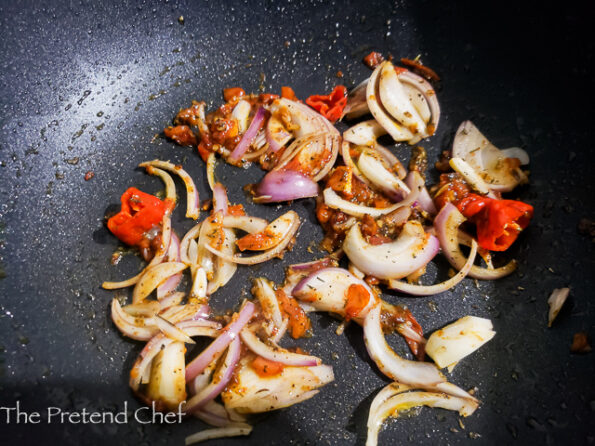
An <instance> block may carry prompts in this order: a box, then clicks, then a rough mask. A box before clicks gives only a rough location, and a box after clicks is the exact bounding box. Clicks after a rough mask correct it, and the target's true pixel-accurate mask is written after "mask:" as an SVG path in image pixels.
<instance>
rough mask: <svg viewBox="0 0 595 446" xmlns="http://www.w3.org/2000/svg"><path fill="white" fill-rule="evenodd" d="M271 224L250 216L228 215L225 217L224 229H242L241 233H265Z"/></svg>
mask: <svg viewBox="0 0 595 446" xmlns="http://www.w3.org/2000/svg"><path fill="white" fill-rule="evenodd" d="M268 224H269V222H268V221H266V220H265V219H264V218H259V217H251V216H249V215H226V216H225V217H223V227H224V228H230V229H240V230H241V231H244V232H248V233H250V234H253V233H255V232H260V231H264V228H266V227H267V225H268Z"/></svg>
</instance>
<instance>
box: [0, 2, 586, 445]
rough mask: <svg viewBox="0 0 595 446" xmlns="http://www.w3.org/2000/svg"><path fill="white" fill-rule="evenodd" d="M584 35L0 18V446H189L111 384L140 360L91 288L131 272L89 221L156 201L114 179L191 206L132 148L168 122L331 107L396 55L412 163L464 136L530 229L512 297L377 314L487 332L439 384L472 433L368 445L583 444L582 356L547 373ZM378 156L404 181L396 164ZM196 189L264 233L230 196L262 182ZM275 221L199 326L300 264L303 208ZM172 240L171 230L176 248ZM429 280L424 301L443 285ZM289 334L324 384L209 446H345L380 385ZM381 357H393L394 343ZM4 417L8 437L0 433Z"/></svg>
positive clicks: (182, 155) (577, 314) (377, 19)
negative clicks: (272, 107)
mask: <svg viewBox="0 0 595 446" xmlns="http://www.w3.org/2000/svg"><path fill="white" fill-rule="evenodd" d="M182 17H183V19H182ZM592 19H593V14H592V13H591V11H590V10H589V9H588V7H587V6H585V7H579V6H578V5H576V4H574V3H573V2H568V3H558V4H556V5H555V6H554V5H552V6H550V5H549V4H548V3H543V2H540V3H533V2H530V3H526V2H489V3H486V2H464V3H460V2H426V1H415V2H414V1H411V2H409V1H397V2H380V1H365V2H362V1H352V2H314V1H309V2H300V1H293V2H274V1H244V2H222V1H221V2H218V1H202V0H200V1H199V0H197V1H179V2H178V1H173V0H171V1H169V2H168V1H161V2H157V1H155V2H152V1H138V2H137V1H123V2H122V1H80V2H79V1H77V2H66V1H58V0H46V1H44V2H36V1H14V2H2V4H0V26H1V28H0V29H1V38H0V48H1V50H0V224H1V226H0V259H1V264H0V265H1V266H0V268H1V269H0V274H1V277H2V278H1V279H0V310H1V311H0V333H1V335H0V376H1V378H0V383H1V384H0V385H1V388H0V407H2V409H0V444H6V445H17V444H19V445H20V444H74V445H81V444H135V445H138V444H151V445H152V444H171V445H175V444H182V443H183V439H184V437H185V436H187V435H189V434H191V433H193V432H196V431H198V430H201V429H203V428H204V427H205V426H204V425H203V424H201V423H200V422H199V421H197V420H192V419H189V420H186V421H184V422H183V423H181V424H178V423H174V424H159V423H152V422H149V423H141V422H139V421H137V420H135V419H134V417H133V416H132V414H134V413H135V411H136V410H137V409H138V408H140V407H142V404H141V403H139V402H138V401H137V400H136V399H135V398H134V397H133V395H132V393H131V392H130V390H129V388H128V385H127V377H128V371H129V369H130V366H131V364H132V362H133V361H134V359H135V357H136V355H137V354H138V353H139V351H140V349H141V348H142V343H138V342H135V341H130V340H128V339H126V338H124V337H122V336H121V335H120V334H119V333H118V331H117V330H116V329H115V327H114V326H113V325H112V323H111V320H110V318H109V308H108V305H109V302H110V300H111V298H112V297H113V293H111V292H107V291H104V290H102V289H100V286H99V285H100V284H101V282H102V281H104V280H108V279H112V280H115V279H119V278H123V277H126V276H128V275H130V274H131V273H134V272H136V271H138V269H139V267H140V260H139V259H138V258H137V257H135V256H132V255H130V256H125V258H124V260H123V261H122V262H121V263H120V264H119V265H117V266H112V265H111V264H110V261H109V260H110V256H111V254H112V252H113V251H114V250H115V249H116V247H117V246H118V243H117V240H116V239H115V238H114V237H112V236H111V235H110V234H109V232H108V231H107V230H106V228H105V226H104V215H105V213H106V212H107V211H109V210H110V209H111V210H113V208H114V205H117V204H118V200H119V196H120V194H121V193H122V192H123V191H124V190H125V189H126V188H127V187H129V186H131V185H135V186H137V187H139V188H141V189H143V190H145V191H148V192H152V193H155V192H157V191H158V190H159V189H160V188H161V187H162V186H161V185H160V184H159V182H158V181H157V180H156V179H155V178H151V177H148V176H147V175H146V174H144V173H143V172H141V171H140V170H139V169H137V168H136V166H137V165H138V163H139V162H141V161H144V160H148V159H154V158H161V159H170V160H172V161H174V162H176V163H181V164H183V165H184V167H185V168H186V169H187V170H188V171H189V172H190V173H191V174H192V175H193V177H194V178H196V179H197V182H198V184H199V188H200V194H201V197H203V198H207V197H209V193H208V187H207V183H206V180H205V174H204V172H205V169H204V164H203V162H202V161H201V160H200V159H199V157H198V156H197V154H196V153H195V152H194V151H192V150H191V149H188V148H181V147H178V146H175V145H174V144H173V143H171V142H169V141H167V140H165V139H164V138H163V137H161V136H157V137H156V136H155V135H159V134H160V132H161V131H162V129H163V128H164V127H165V126H167V125H168V124H170V123H171V119H172V118H173V116H174V115H175V114H176V112H177V110H178V109H179V108H181V107H184V106H187V105H188V104H189V103H190V101H191V100H192V99H198V100H206V101H207V103H208V104H209V105H210V107H214V106H216V104H218V103H219V102H220V101H221V90H222V88H224V87H228V86H242V87H243V88H245V89H246V90H248V91H253V92H258V91H259V89H260V88H264V89H265V90H266V91H271V92H278V91H279V89H280V87H281V86H282V85H290V86H292V87H293V88H294V90H295V91H296V92H297V94H298V96H300V97H302V98H304V97H307V96H308V95H310V94H314V93H324V92H328V91H330V89H331V88H332V87H333V86H334V85H336V84H339V83H342V84H345V85H346V86H347V87H349V88H350V87H352V86H354V85H356V84H357V83H359V82H360V81H361V80H363V79H364V78H365V77H367V76H368V75H369V74H370V71H369V69H368V68H367V67H365V66H364V65H363V64H362V63H361V60H362V58H363V56H365V55H366V54H367V53H368V52H370V51H371V50H377V51H381V52H383V53H384V54H385V55H388V54H389V53H390V54H392V55H393V56H394V57H396V58H400V57H409V58H414V57H416V56H417V55H418V54H419V55H421V57H422V60H423V61H424V63H425V64H427V65H429V66H430V67H432V68H433V69H434V70H435V71H437V72H438V73H439V75H440V76H441V78H442V80H441V82H440V84H439V85H438V87H437V88H438V98H439V101H440V104H441V107H442V113H443V114H442V118H441V122H440V126H439V129H438V132H437V134H436V135H435V136H434V137H432V138H431V139H429V140H428V141H424V143H423V145H424V147H425V148H426V149H427V150H428V152H429V156H430V158H431V159H436V158H437V156H438V154H439V153H440V151H441V150H443V149H447V148H449V147H450V144H451V142H452V136H453V133H454V131H455V129H456V128H457V126H458V125H459V123H460V122H461V121H463V120H465V119H471V120H473V121H474V122H475V123H476V124H477V125H478V127H479V128H480V129H481V130H482V131H483V132H484V133H485V134H486V135H487V136H488V137H489V138H490V139H491V140H492V141H493V142H494V143H495V144H496V145H497V146H501V147H509V146H514V145H520V146H522V147H523V148H525V149H526V150H527V151H528V152H529V154H530V156H531V165H530V170H531V182H530V185H527V186H524V187H522V188H520V189H518V190H516V191H515V192H514V194H513V198H520V199H522V200H524V201H527V202H529V203H531V204H532V205H533V206H534V207H535V217H534V220H533V222H532V224H531V226H530V228H529V229H527V230H526V231H524V233H523V234H522V236H521V237H520V239H519V240H518V242H517V243H516V244H515V246H514V248H513V249H512V250H511V251H512V252H510V257H514V258H517V259H518V260H519V268H518V271H517V272H515V273H514V274H513V275H511V276H509V277H507V278H504V279H501V280H498V281H495V282H477V283H476V282H474V281H473V280H471V279H467V280H465V281H464V282H463V283H462V284H461V285H459V286H457V287H456V288H455V289H454V290H452V291H449V292H446V293H443V294H441V295H438V296H434V297H427V298H406V297H403V296H400V295H398V294H385V298H386V299H388V300H389V301H391V302H394V303H402V304H406V305H408V306H409V308H410V309H411V311H412V312H413V314H414V315H415V317H416V318H417V320H418V321H419V322H420V323H421V325H422V326H423V328H424V331H425V332H426V333H428V334H429V333H431V332H432V331H434V330H436V329H438V328H439V327H442V326H444V325H445V324H447V323H449V322H452V321H453V320H455V319H457V318H459V317H461V316H463V315H466V314H473V315H477V316H483V317H488V318H490V319H491V320H492V321H493V323H494V326H495V330H496V331H497V335H496V337H495V338H494V339H493V340H492V341H491V342H489V343H488V344H486V345H485V346H484V347H482V348H481V349H480V350H479V351H477V352H476V353H474V354H473V355H472V356H470V357H468V358H467V359H465V360H464V361H462V363H461V364H460V365H458V366H457V368H456V369H455V370H454V372H453V374H452V375H450V379H451V380H452V381H453V382H454V383H456V384H457V385H459V386H461V387H464V388H473V387H476V388H477V391H476V392H477V393H476V395H477V396H478V398H479V399H480V400H481V401H482V404H481V406H480V408H479V410H478V411H476V413H475V414H473V415H472V416H470V417H468V418H465V419H462V420H459V417H458V415H457V414H456V413H454V412H448V411H444V410H441V409H428V408H424V409H422V410H421V411H420V413H419V414H418V416H414V417H407V418H403V419H401V418H400V419H397V420H392V421H390V422H388V423H387V425H386V427H385V429H384V430H383V431H382V432H381V435H380V444H409V443H411V444H519V445H520V444H522V445H524V444H540V445H541V444H562V443H572V444H590V443H593V442H594V441H595V430H594V427H593V426H594V421H595V420H594V417H593V415H594V410H595V407H594V405H595V390H594V386H593V380H594V376H595V361H594V356H593V354H592V353H590V354H584V355H578V354H572V353H571V352H570V344H571V342H572V338H573V335H574V334H575V333H577V332H581V331H583V332H586V333H587V334H588V336H590V337H591V341H592V337H593V336H594V335H595V330H594V322H593V321H594V312H595V307H594V300H593V297H594V293H593V288H594V280H593V274H594V272H595V271H594V268H593V266H594V256H593V253H594V250H593V232H592V230H591V232H590V233H589V228H588V219H593V218H594V217H595V212H594V207H593V202H594V200H593V197H594V196H595V190H594V188H593V184H594V182H593V179H592V178H593V172H592V169H593V167H594V163H593V161H594V156H593V123H592V120H593V119H592V99H593V72H592V71H591V70H590V67H591V66H592V65H593V42H594V40H593V38H592V30H591V29H592ZM338 71H342V72H343V74H344V77H342V78H338V77H337V76H336V74H337V72H338ZM342 128H344V127H342ZM394 150H395V153H397V155H398V156H399V157H400V158H401V159H403V160H404V161H406V160H407V159H408V157H409V148H408V147H405V146H402V145H399V146H396V147H395V148H394ZM88 172H93V174H94V176H93V178H91V179H88V177H89V176H90V174H89V175H87V180H86V179H85V176H86V174H87V173H88ZM435 174H436V172H435V171H434V172H432V175H434V176H435ZM218 175H219V176H220V178H222V179H223V182H224V183H225V184H226V186H227V187H228V189H229V191H230V199H231V201H232V202H235V203H244V204H245V205H246V207H247V209H248V212H249V213H250V214H253V215H260V216H268V217H269V218H270V217H271V216H272V215H278V214H279V213H280V209H278V208H277V207H276V206H264V205H255V204H253V203H251V202H250V201H249V200H247V199H246V197H245V196H244V193H243V191H242V186H243V185H244V184H247V183H252V182H256V181H258V179H259V178H260V177H261V176H262V175H263V173H262V171H260V170H259V169H258V168H256V167H253V168H251V169H248V170H239V169H237V168H233V167H229V166H221V167H219V168H218ZM434 180H435V177H434ZM291 208H292V209H295V210H296V211H297V212H298V213H299V214H300V215H301V216H302V217H303V218H304V219H305V221H306V222H305V223H304V225H303V227H302V229H301V232H300V235H299V237H298V243H297V245H296V246H295V248H294V250H293V251H292V252H290V253H288V254H287V255H286V257H285V259H284V260H282V261H281V260H275V261H272V262H270V263H267V264H265V265H264V266H262V267H259V268H255V267H253V268H251V267H245V268H240V271H239V273H238V274H237V276H236V278H234V280H233V282H232V283H231V284H230V285H228V286H227V287H225V288H223V289H222V290H221V291H220V292H218V293H217V294H216V296H215V297H214V298H213V302H212V304H213V307H214V309H215V310H216V311H223V310H224V309H226V308H231V307H234V306H237V304H238V302H239V301H240V298H241V297H242V296H244V295H245V294H246V293H248V291H249V289H250V279H251V278H253V277H258V276H266V277H268V278H270V279H272V280H275V281H280V280H281V279H282V277H283V268H284V265H287V264H290V263H295V262H299V261H305V260H309V259H313V258H316V257H319V256H321V255H322V253H321V252H319V251H318V249H317V241H319V240H320V239H321V236H322V234H321V231H320V229H319V228H318V226H317V225H316V224H315V218H314V202H313V200H300V201H297V202H295V203H294V204H292V205H291ZM581 219H587V221H585V220H583V224H582V226H581V228H582V230H580V231H579V229H578V226H579V222H580V221H581ZM591 221H592V220H591ZM190 225H191V222H190V221H188V220H185V219H184V218H183V216H182V215H178V213H177V212H176V214H175V219H174V226H175V227H176V228H177V229H178V231H179V232H183V231H185V230H187V229H188V228H189V227H190ZM308 247H310V249H308ZM438 267H439V268H444V270H443V271H444V273H443V277H444V274H445V271H446V270H447V269H448V266H447V265H446V264H445V263H444V264H443V263H438ZM563 286H570V288H571V292H570V298H569V300H568V302H567V303H566V305H565V307H564V308H563V310H562V312H561V313H560V315H559V316H558V319H557V320H556V321H555V323H554V325H553V327H552V328H547V311H548V305H547V298H548V296H549V294H550V293H551V291H552V290H553V289H554V288H560V287H563ZM313 322H314V336H313V337H312V338H310V339H307V340H305V341H300V343H299V345H300V346H301V347H302V348H304V349H305V350H307V351H310V352H312V353H313V354H316V355H318V356H320V357H322V358H323V360H324V361H325V363H329V364H331V365H332V366H333V367H334V370H335V376H336V379H335V381H334V383H332V384H330V385H328V386H326V387H325V388H323V389H322V391H321V392H320V393H319V394H318V395H317V396H316V397H314V398H312V399H311V400H309V401H307V402H304V403H302V404H299V405H297V406H295V407H292V408H290V409H286V410H281V411H277V412H275V413H270V414H266V415H263V416H262V417H261V419H260V420H259V421H258V422H257V423H256V424H255V428H254V431H253V433H252V435H251V436H250V437H242V438H238V439H226V440H217V441H213V442H212V443H211V444H251V445H269V444H271V445H272V444H275V445H286V444H299V445H305V444H310V445H314V444H332V445H362V444H364V442H365V436H366V421H367V413H368V409H369V405H370V402H371V400H372V399H373V397H374V395H375V394H376V393H377V391H378V390H379V389H380V388H382V387H383V386H384V385H386V383H387V380H386V379H385V378H384V377H383V376H382V375H381V374H380V372H379V371H378V370H377V368H376V367H375V365H374V364H373V363H372V362H371V361H370V360H369V359H368V356H367V354H366V351H365V347H364V345H363V341H362V333H361V329H360V328H359V327H357V326H351V327H349V328H348V329H347V330H346V332H345V333H344V334H343V335H341V336H338V335H336V334H335V328H336V326H337V321H336V320H334V319H332V318H331V317H328V316H327V315H323V314H317V315H315V316H313ZM391 342H392V343H393V344H392V345H393V347H394V348H395V349H396V350H397V351H399V352H400V353H402V354H405V353H406V351H407V350H406V347H405V345H404V344H403V343H402V341H401V340H400V339H397V337H394V338H391ZM17 405H18V407H19V410H20V412H21V415H20V416H19V418H15V414H16V409H10V408H16V406H17ZM51 407H53V408H56V409H52V410H54V411H58V410H59V411H60V412H62V413H64V412H78V413H82V411H83V410H86V411H87V412H112V413H117V412H122V411H123V410H127V411H128V415H129V417H128V420H127V421H125V422H120V423H117V422H113V423H109V422H106V423H87V424H82V423H79V424H75V423H73V422H69V421H68V419H65V420H64V422H62V420H60V419H59V417H56V416H53V417H51V419H50V420H48V410H49V409H48V408H51ZM34 412H39V413H40V418H36V417H33V418H31V417H30V415H31V414H32V413H34ZM52 413H54V412H52ZM9 414H10V417H8V415H9ZM7 417H8V418H7ZM36 420H37V421H39V423H37V424H34V421H36ZM48 421H51V423H48ZM120 421H121V419H120ZM142 421H151V420H150V419H149V420H147V418H142Z"/></svg>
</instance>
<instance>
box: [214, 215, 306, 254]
mask: <svg viewBox="0 0 595 446" xmlns="http://www.w3.org/2000/svg"><path fill="white" fill-rule="evenodd" d="M287 214H291V218H292V219H293V221H292V223H291V225H290V227H289V230H288V231H287V233H286V234H285V236H284V238H283V239H282V240H281V241H280V242H279V244H278V245H277V246H275V247H274V248H272V249H269V250H268V251H265V252H263V253H262V254H257V255H254V256H249V257H241V256H239V255H238V254H234V255H229V254H227V253H224V252H223V251H220V250H217V249H215V248H213V247H212V246H211V245H208V244H207V245H205V248H207V249H208V250H209V251H210V252H212V253H213V254H215V255H216V256H218V257H221V258H222V259H223V260H226V261H228V262H234V263H239V264H241V265H255V264H257V263H262V262H266V261H267V260H270V259H272V258H274V257H277V256H279V255H280V254H281V253H282V252H283V251H284V250H285V248H287V246H288V245H289V244H290V243H291V241H292V240H293V237H294V236H295V234H296V233H297V230H298V229H299V227H300V218H299V216H298V215H297V213H295V212H294V211H289V212H287ZM287 214H286V215H287Z"/></svg>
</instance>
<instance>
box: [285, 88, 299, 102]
mask: <svg viewBox="0 0 595 446" xmlns="http://www.w3.org/2000/svg"><path fill="white" fill-rule="evenodd" d="M281 97H282V98H285V99H289V100H292V101H298V98H297V96H296V95H295V92H294V91H293V88H291V87H281Z"/></svg>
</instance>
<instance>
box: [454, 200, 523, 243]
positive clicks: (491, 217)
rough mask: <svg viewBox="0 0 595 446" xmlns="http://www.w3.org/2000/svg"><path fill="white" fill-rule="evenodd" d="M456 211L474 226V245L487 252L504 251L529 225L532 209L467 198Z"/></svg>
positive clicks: (521, 204)
mask: <svg viewBox="0 0 595 446" xmlns="http://www.w3.org/2000/svg"><path fill="white" fill-rule="evenodd" d="M457 208H458V209H459V211H461V213H462V214H463V215H464V216H465V217H467V218H468V219H469V220H470V221H471V222H473V223H475V224H476V225H477V243H478V244H479V246H481V247H482V248H484V249H488V250H490V251H506V250H507V249H508V248H509V247H510V245H512V243H513V242H514V241H515V240H516V238H517V237H518V235H519V233H520V232H521V231H522V230H523V229H525V228H526V227H527V226H528V225H529V221H530V220H531V218H532V217H533V206H531V205H529V204H526V203H523V202H522V201H515V200H495V199H493V198H488V197H482V196H480V195H476V194H469V195H468V196H467V197H465V198H463V199H462V200H461V201H459V203H458V204H457Z"/></svg>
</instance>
